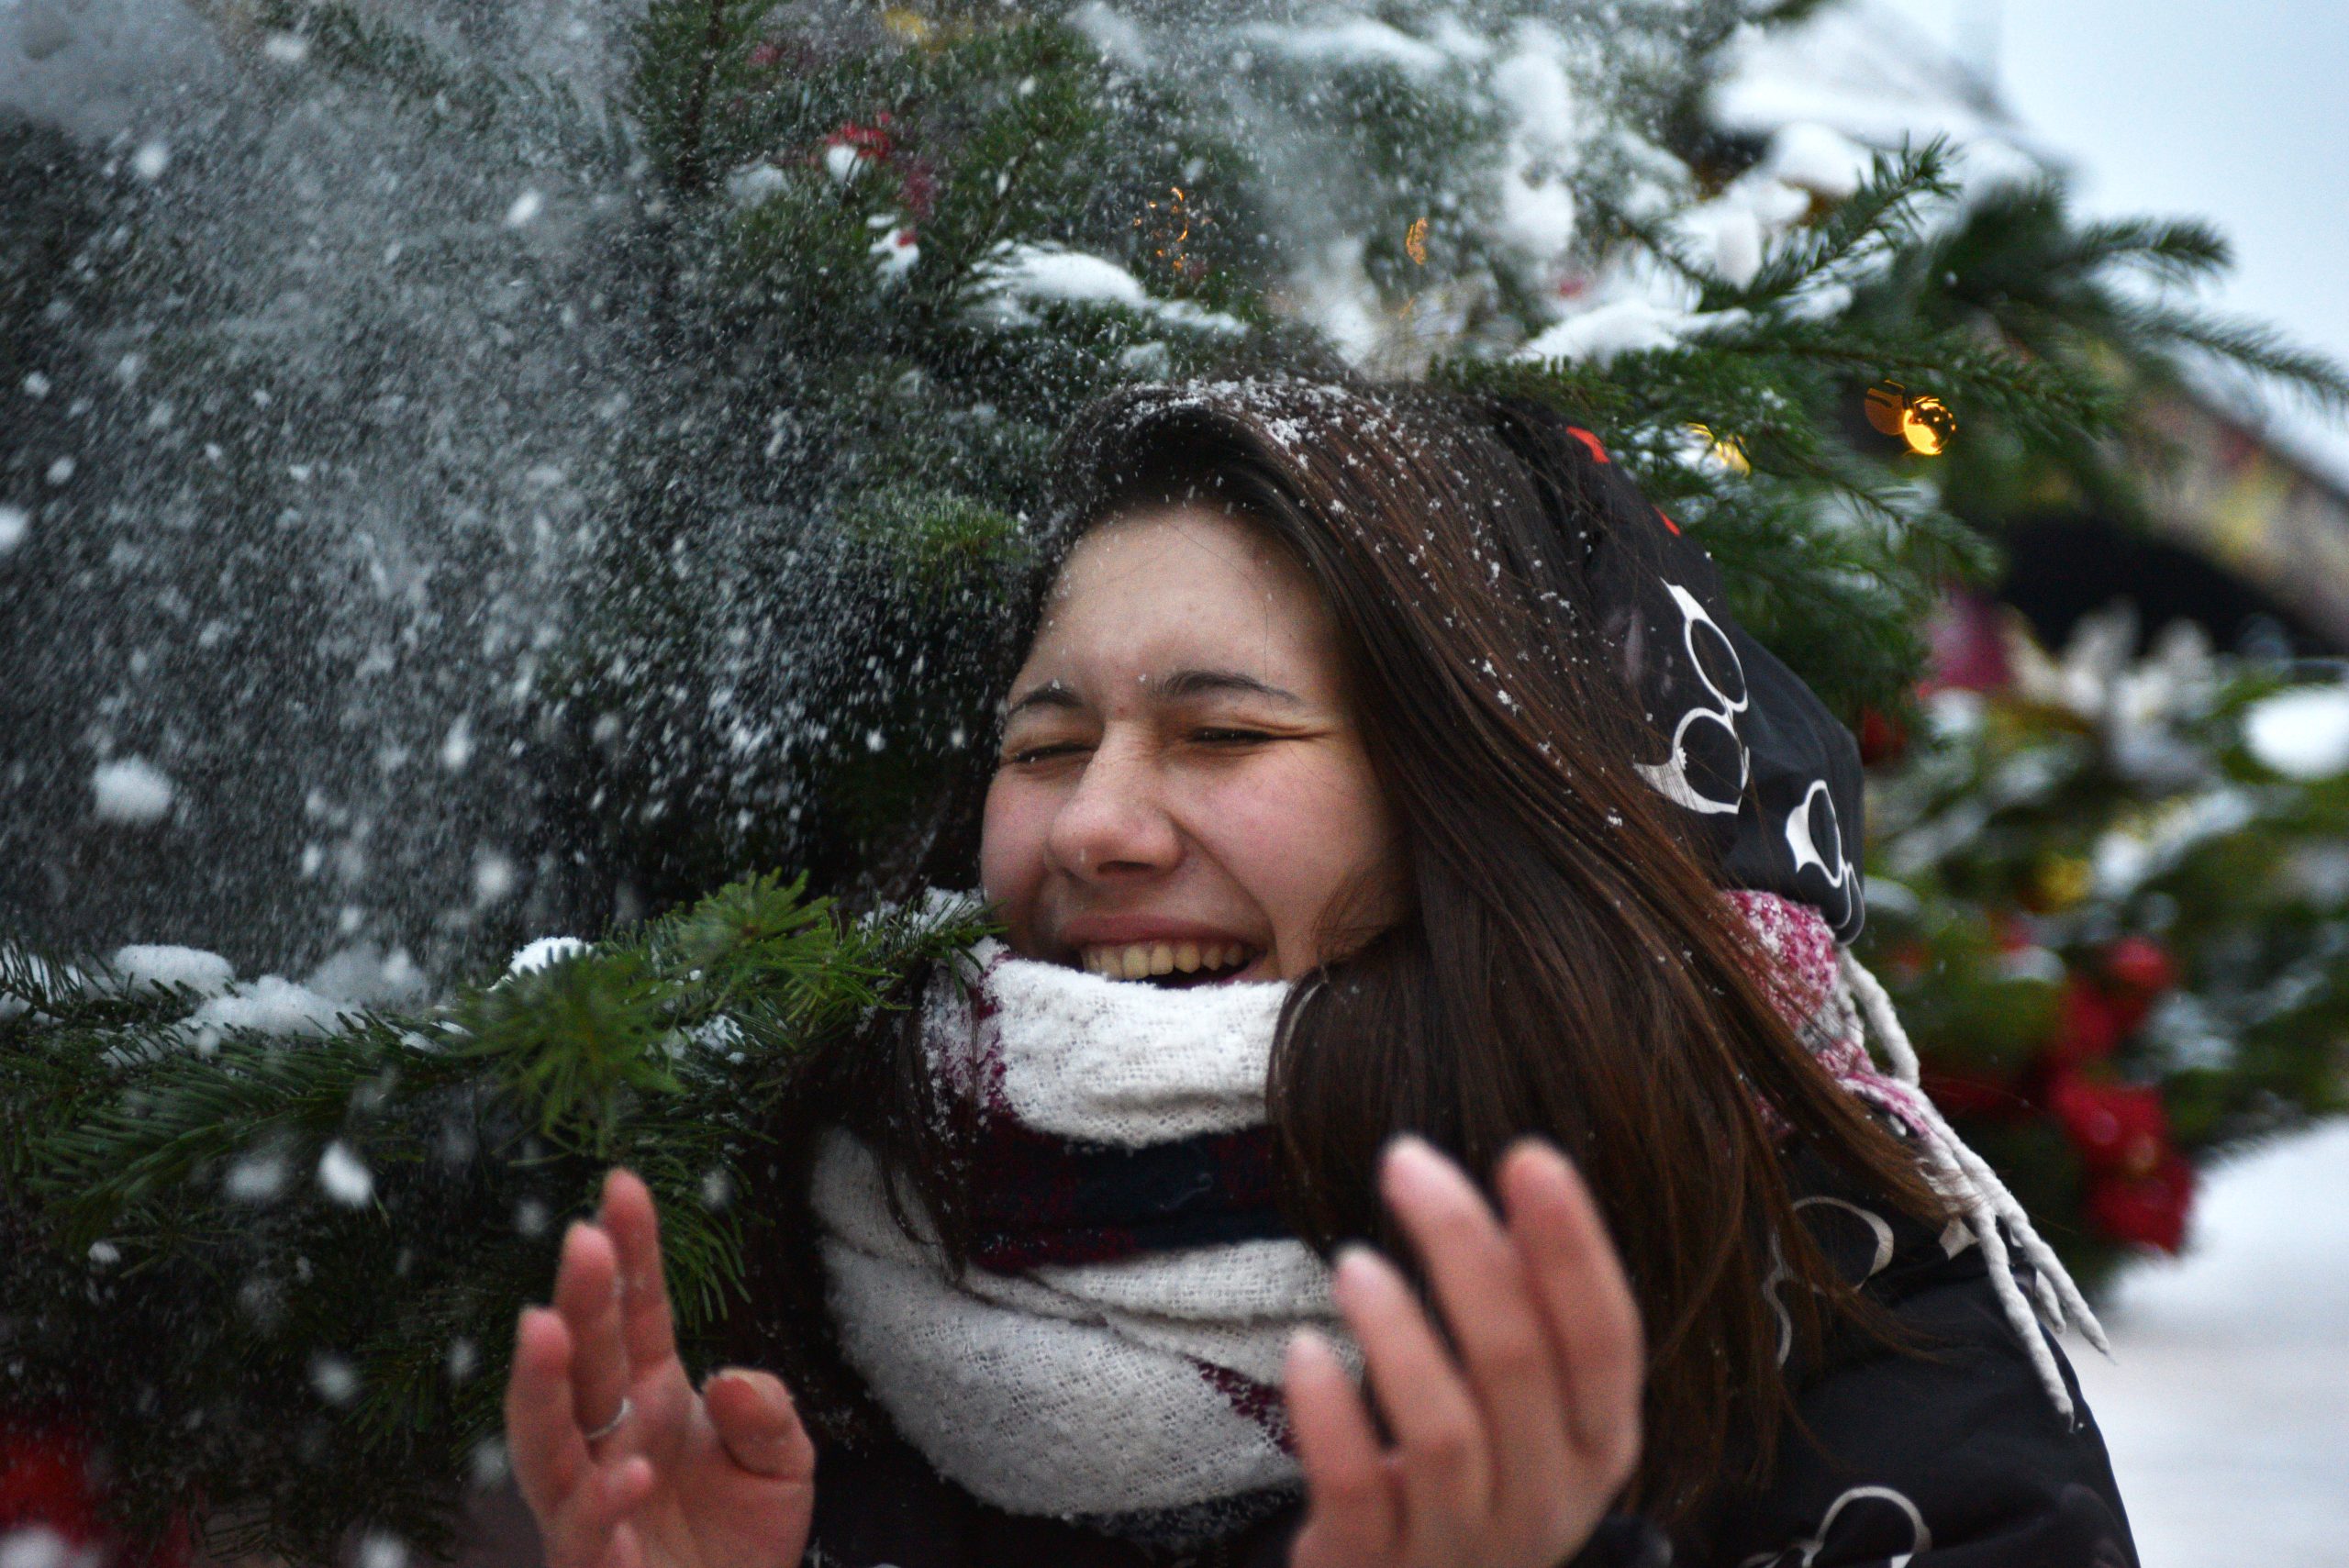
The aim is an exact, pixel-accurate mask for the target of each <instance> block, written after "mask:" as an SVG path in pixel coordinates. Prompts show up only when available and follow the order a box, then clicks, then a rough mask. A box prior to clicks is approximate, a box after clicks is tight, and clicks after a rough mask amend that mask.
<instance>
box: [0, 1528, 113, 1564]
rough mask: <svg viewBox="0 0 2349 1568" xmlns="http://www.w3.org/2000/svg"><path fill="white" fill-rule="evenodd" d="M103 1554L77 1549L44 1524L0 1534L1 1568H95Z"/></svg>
mask: <svg viewBox="0 0 2349 1568" xmlns="http://www.w3.org/2000/svg"><path fill="white" fill-rule="evenodd" d="M103 1560H104V1554H103V1553H102V1552H100V1551H98V1549H97V1548H96V1547H95V1546H87V1547H77V1546H75V1545H74V1544H73V1543H72V1541H71V1540H67V1539H66V1538H65V1537H64V1536H62V1535H60V1534H59V1533H58V1532H57V1531H55V1530H53V1529H50V1528H49V1527H48V1526H47V1525H24V1526H20V1527H18V1528H17V1529H11V1530H6V1531H0V1568H95V1565H96V1564H97V1563H98V1562H101V1561H103Z"/></svg>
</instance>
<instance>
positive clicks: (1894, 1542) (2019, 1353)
mask: <svg viewBox="0 0 2349 1568" xmlns="http://www.w3.org/2000/svg"><path fill="white" fill-rule="evenodd" d="M1900 1229H1902V1230H1904V1231H1907V1232H1908V1236H1907V1238H1906V1241H1907V1244H1905V1245H1903V1246H1902V1247H1901V1248H1900V1250H1899V1252H1898V1255H1897V1260H1898V1261H1896V1262H1894V1263H1893V1264H1892V1265H1891V1266H1890V1267H1888V1268H1887V1269H1885V1270H1884V1271H1883V1272H1882V1273H1881V1274H1879V1275H1878V1276H1876V1277H1874V1278H1871V1279H1870V1280H1869V1282H1868V1284H1867V1285H1866V1286H1865V1288H1866V1289H1867V1291H1868V1293H1869V1294H1870V1295H1872V1296H1875V1297H1876V1299H1877V1300H1878V1301H1880V1302H1882V1303H1883V1304H1884V1305H1886V1306H1887V1307H1890V1308H1891V1310H1892V1312H1893V1315H1894V1317H1895V1318H1896V1319H1897V1320H1898V1322H1899V1323H1900V1324H1901V1325H1902V1326H1903V1327H1904V1328H1906V1329H1909V1330H1910V1331H1911V1332H1912V1333H1914V1334H1916V1335H1917V1336H1918V1337H1919V1338H1920V1340H1921V1341H1923V1348H1922V1349H1921V1350H1920V1351H1919V1352H1917V1353H1913V1354H1912V1353H1905V1352H1902V1351H1883V1350H1879V1349H1878V1348H1877V1347H1875V1346H1873V1345H1871V1346H1870V1347H1869V1348H1868V1353H1866V1354H1865V1355H1861V1356H1857V1357H1852V1356H1848V1355H1847V1356H1846V1357H1845V1358H1844V1359H1843V1360H1842V1361H1841V1362H1838V1363H1836V1364H1834V1365H1832V1366H1831V1369H1830V1370H1827V1371H1824V1372H1823V1373H1820V1374H1819V1375H1817V1376H1814V1377H1811V1378H1809V1380H1807V1381H1805V1382H1803V1383H1802V1385H1801V1387H1800V1392H1799V1394H1798V1397H1797V1403H1798V1410H1799V1413H1800V1416H1801V1420H1802V1426H1803V1427H1804V1428H1806V1429H1808V1430H1807V1432H1806V1431H1803V1430H1798V1429H1789V1430H1788V1431H1787V1434H1786V1436H1785V1438H1784V1440H1783V1441H1782V1444H1781V1448H1780V1456H1779V1460H1778V1462H1777V1467H1776V1480H1775V1482H1774V1484H1773V1485H1770V1486H1768V1487H1766V1488H1765V1489H1764V1490H1763V1491H1762V1492H1761V1493H1760V1494H1758V1495H1757V1496H1753V1497H1750V1498H1746V1499H1742V1500H1741V1501H1739V1502H1736V1503H1734V1504H1732V1505H1731V1506H1730V1507H1727V1508H1726V1509H1725V1510H1724V1512H1723V1514H1722V1516H1720V1530H1719V1533H1718V1534H1716V1535H1715V1536H1714V1541H1715V1549H1714V1550H1713V1551H1709V1552H1707V1553H1706V1554H1705V1557H1706V1561H1708V1562H1712V1563H1716V1564H1718V1565H1719V1568H2136V1563H2137V1554H2136V1549H2135V1546H2134V1544H2133V1542H2132V1540H2131V1537H2130V1533H2129V1523H2128V1516H2127V1513H2126V1511H2125V1510H2124V1509H2123V1508H2122V1507H2121V1494H2120V1489H2119V1487H2118V1486H2117V1485H2115V1483H2114V1481H2113V1476H2112V1465H2111V1462H2110V1459H2109V1458H2108V1457H2107V1455H2106V1453H2105V1448H2104V1440H2103V1438H2102V1436H2101V1435H2100V1434H2099V1432H2098V1430H2097V1428H2096V1423H2095V1420H2094V1418H2092V1417H2091V1416H2090V1415H2089V1414H2088V1410H2087V1403H2086V1401H2084V1400H2083V1399H2082V1398H2081V1396H2080V1388H2079V1385H2078V1383H2077V1381H2076V1379H2075V1378H2074V1376H2073V1373H2072V1368H2071V1364H2070V1362H2068V1361H2067V1360H2066V1359H2065V1356H2064V1352H2063V1351H2062V1349H2061V1347H2057V1346H2053V1345H2052V1341H2051V1348H2053V1349H2054V1353H2055V1361H2056V1365H2057V1367H2058V1368H2059V1369H2060V1370H2061V1372H2062V1373H2063V1377H2064V1383H2065V1387H2066V1388H2067V1389H2068V1390H2069V1391H2070V1393H2071V1396H2072V1404H2073V1408H2074V1410H2075V1412H2076V1415H2075V1417H2074V1418H2071V1419H2067V1418H2065V1417H2064V1416H2063V1415H2062V1414H2060V1413H2059V1412H2058V1411H2057V1410H2056V1408H2055V1406H2054V1401H2053V1400H2052V1399H2051V1398H2050V1397H2049V1396H2048V1393H2047V1390H2046V1389H2045V1388H2044V1387H2043V1386H2042V1385H2041V1383H2040V1380H2039V1374H2038V1373H2037V1372H2036V1371H2034V1370H2033V1368H2032V1364H2031V1362H2030V1360H2029V1358H2028V1357H2027V1356H2026V1355H2025V1353H2024V1351H2023V1348H2022V1347H2021V1345H2020V1344H2018V1343H2017V1342H2016V1340H2015V1332H2014V1329H2012V1327H2011V1326H2010V1325H2009V1323H2008V1321H2007V1318H2006V1316H2005V1314H2004V1312H2003V1311H2002V1310H2001V1308H2000V1307H1999V1303H1998V1297H1997V1296H1996V1295H1995V1294H1994V1293H1993V1291H1992V1290H1991V1288H1990V1282H1989V1276H1988V1273H1987V1268H1986V1265H1985V1262H1984V1260H1983V1256H1982V1252H1981V1249H1980V1248H1979V1247H1978V1246H1975V1245H1973V1244H1972V1243H1971V1239H1970V1238H1963V1235H1962V1233H1954V1234H1956V1235H1958V1236H1959V1237H1960V1238H1961V1241H1960V1243H1959V1244H1958V1246H1957V1250H1956V1251H1954V1253H1952V1252H1950V1251H1947V1250H1945V1248H1944V1244H1943V1240H1942V1239H1941V1238H1939V1237H1934V1236H1932V1235H1930V1234H1920V1230H1921V1228H1919V1229H1918V1230H1911V1229H1909V1226H1908V1225H1906V1224H1904V1225H1902V1226H1901V1227H1900ZM1822 1240H1826V1239H1825V1238H1822ZM2041 1331H2042V1332H2043V1330H2041Z"/></svg>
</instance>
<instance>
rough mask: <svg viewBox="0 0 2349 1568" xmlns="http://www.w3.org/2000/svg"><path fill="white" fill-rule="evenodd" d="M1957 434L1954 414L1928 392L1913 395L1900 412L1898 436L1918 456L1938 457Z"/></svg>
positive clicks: (1947, 406) (1946, 405)
mask: <svg viewBox="0 0 2349 1568" xmlns="http://www.w3.org/2000/svg"><path fill="white" fill-rule="evenodd" d="M1956 437H1957V416H1956V415H1954V414H1953V413H1951V412H1950V411H1949V405H1948V404H1946V403H1943V401H1942V400H1941V399H1940V398H1938V397H1933V396H1931V395H1927V396H1923V397H1912V398H1910V399H1909V406H1908V407H1906V408H1904V409H1902V410H1901V413H1900V439H1902V440H1905V441H1907V442H1908V443H1909V450H1910V451H1912V452H1915V453H1917V454H1918V455H1919V456H1920V457H1939V456H1941V455H1942V453H1943V452H1945V451H1947V450H1949V444H1950V442H1951V441H1952V440H1954V439H1956Z"/></svg>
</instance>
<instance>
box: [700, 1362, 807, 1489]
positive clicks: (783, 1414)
mask: <svg viewBox="0 0 2349 1568" xmlns="http://www.w3.org/2000/svg"><path fill="white" fill-rule="evenodd" d="M701 1399H702V1407H703V1408H705V1409H707V1411H708V1412H709V1421H710V1425H712V1426H713V1427H716V1428H717V1429H718V1441H719V1442H720V1443H722V1444H723V1445H724V1446H725V1449H726V1453H727V1456H728V1457H729V1458H730V1459H731V1460H733V1462H735V1463H737V1464H739V1465H740V1466H741V1467H742V1468H743V1469H745V1470H747V1471H749V1472H750V1473H751V1474H753V1475H764V1476H768V1477H770V1478H772V1479H774V1480H777V1481H805V1480H807V1479H808V1478H809V1477H810V1476H812V1475H814V1474H815V1473H816V1445H815V1444H814V1443H813V1442H811V1441H809V1440H808V1438H807V1429H806V1428H805V1427H803V1426H801V1425H800V1424H799V1412H798V1410H797V1409H796V1408H795V1407H793V1405H792V1402H791V1391H790V1390H789V1389H787V1388H785V1386H784V1385H783V1380H782V1379H781V1378H779V1377H777V1376H775V1375H774V1373H765V1372H754V1371H751V1369H749V1368H747V1367H728V1368H727V1369H726V1370H724V1371H723V1372H720V1373H717V1374H716V1375H714V1376H712V1377H711V1378H710V1380H709V1381H708V1382H707V1383H706V1384H704V1385H702V1391H701Z"/></svg>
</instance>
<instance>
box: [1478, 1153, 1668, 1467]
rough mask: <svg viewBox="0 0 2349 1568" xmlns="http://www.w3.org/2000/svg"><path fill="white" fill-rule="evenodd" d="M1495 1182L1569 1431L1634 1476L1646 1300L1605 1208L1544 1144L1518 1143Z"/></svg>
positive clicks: (1643, 1368)
mask: <svg viewBox="0 0 2349 1568" xmlns="http://www.w3.org/2000/svg"><path fill="white" fill-rule="evenodd" d="M1498 1185H1499V1187H1500V1190H1501V1200H1502V1204H1503V1207H1505V1208H1506V1209H1507V1211H1508V1225H1509V1231H1510V1233H1511V1234H1512V1235H1513V1236H1515V1237H1516V1238H1517V1241H1518V1246H1519V1250H1520V1252H1521V1253H1522V1255H1523V1256H1524V1258H1525V1261H1526V1273H1527V1277H1528V1278H1529V1279H1530V1281H1531V1284H1532V1285H1533V1290H1534V1295H1535V1296H1536V1297H1537V1298H1538V1299H1539V1300H1540V1301H1541V1303H1542V1320H1543V1322H1544V1324H1545V1325H1546V1326H1547V1328H1548V1330H1549V1333H1550V1337H1551V1340H1552V1342H1553V1343H1554V1344H1555V1345H1556V1346H1557V1361H1558V1368H1559V1374H1560V1377H1561V1380H1562V1381H1563V1383H1564V1386H1565V1393H1566V1410H1567V1420H1568V1429H1569V1431H1570V1432H1571V1433H1572V1434H1573V1437H1574V1439H1575V1442H1576V1444H1577V1446H1579V1447H1580V1448H1581V1449H1582V1450H1583V1451H1585V1452H1586V1453H1589V1454H1592V1455H1594V1456H1597V1457H1599V1458H1602V1459H1604V1460H1606V1461H1608V1462H1609V1463H1610V1464H1612V1465H1613V1466H1614V1467H1615V1468H1617V1469H1619V1470H1620V1471H1621V1472H1623V1473H1625V1474H1628V1473H1630V1468H1631V1463H1632V1462H1633V1461H1634V1460H1636V1459H1637V1457H1638V1453H1639V1445H1640V1385H1641V1383H1642V1379H1643V1378H1644V1377H1645V1375H1646V1362H1647V1351H1646V1344H1645V1336H1644V1334H1643V1333H1642V1329H1641V1326H1640V1308H1639V1303H1638V1302H1637V1301H1636V1300H1634V1299H1633V1298H1632V1296H1631V1282H1630V1281H1629V1280H1628V1279H1626V1278H1625V1277H1624V1274H1623V1264H1622V1260H1621V1259H1620V1257H1618V1256H1617V1255H1616V1251H1615V1247H1614V1243H1613V1242H1612V1241H1610V1240H1609V1239H1608V1235H1607V1226H1606V1222H1605V1221H1604V1220H1603V1219H1601V1218H1599V1213H1598V1205H1597V1204H1596V1203H1595V1202H1593V1201H1592V1199H1591V1195H1590V1189H1589V1187H1587V1186H1586V1185H1585V1184H1584V1183H1583V1179H1582V1177H1581V1175H1580V1174H1579V1173H1576V1172H1575V1168H1574V1167H1573V1165H1571V1164H1569V1163H1568V1162H1567V1161H1566V1159H1565V1157H1564V1155H1562V1154H1560V1153H1559V1152H1558V1151H1556V1150H1554V1149H1552V1148H1551V1147H1549V1146H1548V1145H1547V1144H1542V1143H1536V1142H1530V1141H1529V1142H1526V1143H1522V1144H1520V1145H1519V1146H1518V1147H1517V1148H1515V1149H1513V1150H1511V1151H1509V1153H1508V1156H1507V1158H1505V1159H1504V1160H1503V1161H1502V1162H1501V1169H1500V1180H1499V1183H1498Z"/></svg>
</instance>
